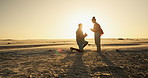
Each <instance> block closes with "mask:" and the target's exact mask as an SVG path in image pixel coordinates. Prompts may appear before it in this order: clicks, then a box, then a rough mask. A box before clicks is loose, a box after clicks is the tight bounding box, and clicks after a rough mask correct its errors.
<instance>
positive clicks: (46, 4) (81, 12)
mask: <svg viewBox="0 0 148 78" xmlns="http://www.w3.org/2000/svg"><path fill="white" fill-rule="evenodd" d="M93 16H95V17H96V19H97V22H98V23H99V24H100V25H101V27H102V29H103V30H104V33H105V34H104V35H103V36H102V37H103V38H106V37H107V38H108V37H109V38H110V37H111V38H112V37H116V38H119V37H128V38H148V0H0V38H13V39H30V38H31V39H32V38H39V39H52V38H75V31H76V29H77V27H78V24H79V23H82V24H83V28H84V32H86V33H88V37H87V38H93V33H92V32H91V31H90V30H89V29H90V28H92V27H93V24H92V22H91V18H92V17H93Z"/></svg>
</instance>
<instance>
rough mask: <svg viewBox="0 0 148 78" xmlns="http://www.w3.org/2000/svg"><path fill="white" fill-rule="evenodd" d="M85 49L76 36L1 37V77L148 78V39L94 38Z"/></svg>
mask: <svg viewBox="0 0 148 78" xmlns="http://www.w3.org/2000/svg"><path fill="white" fill-rule="evenodd" d="M86 40H87V41H88V42H89V43H88V45H87V46H86V47H85V48H84V50H85V51H84V52H76V51H72V52H71V51H70V49H69V48H70V47H75V48H78V46H77V44H76V42H75V39H41V40H39V39H28V40H13V39H1V40H0V78H148V39H129V38H125V39H102V41H101V48H102V51H101V52H99V53H98V52H96V46H95V44H94V40H93V39H86Z"/></svg>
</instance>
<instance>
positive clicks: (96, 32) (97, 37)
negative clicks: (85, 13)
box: [90, 17, 104, 52]
mask: <svg viewBox="0 0 148 78" xmlns="http://www.w3.org/2000/svg"><path fill="white" fill-rule="evenodd" d="M92 22H93V23H94V27H93V29H90V30H91V31H92V32H94V38H95V39H94V40H95V44H96V46H97V52H101V44H100V37H101V35H102V34H104V32H103V30H102V29H101V26H100V25H99V24H98V23H97V22H96V18H95V17H93V18H92Z"/></svg>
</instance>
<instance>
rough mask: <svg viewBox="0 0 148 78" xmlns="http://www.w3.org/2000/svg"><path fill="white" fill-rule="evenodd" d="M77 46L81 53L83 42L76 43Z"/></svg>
mask: <svg viewBox="0 0 148 78" xmlns="http://www.w3.org/2000/svg"><path fill="white" fill-rule="evenodd" d="M77 44H78V46H79V50H80V51H83V42H82V41H78V42H77Z"/></svg>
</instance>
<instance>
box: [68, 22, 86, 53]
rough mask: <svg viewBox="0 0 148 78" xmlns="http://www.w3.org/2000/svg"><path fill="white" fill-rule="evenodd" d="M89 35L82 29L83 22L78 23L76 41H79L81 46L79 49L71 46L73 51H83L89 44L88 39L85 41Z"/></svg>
mask: <svg viewBox="0 0 148 78" xmlns="http://www.w3.org/2000/svg"><path fill="white" fill-rule="evenodd" d="M86 36H87V34H86V33H85V34H83V31H82V24H79V25H78V29H77V31H76V41H77V44H78V46H79V49H76V48H73V47H70V49H71V51H73V50H76V51H78V52H83V51H84V50H83V48H84V47H85V46H86V45H87V44H88V42H87V41H85V39H84V38H85V37H86Z"/></svg>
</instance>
